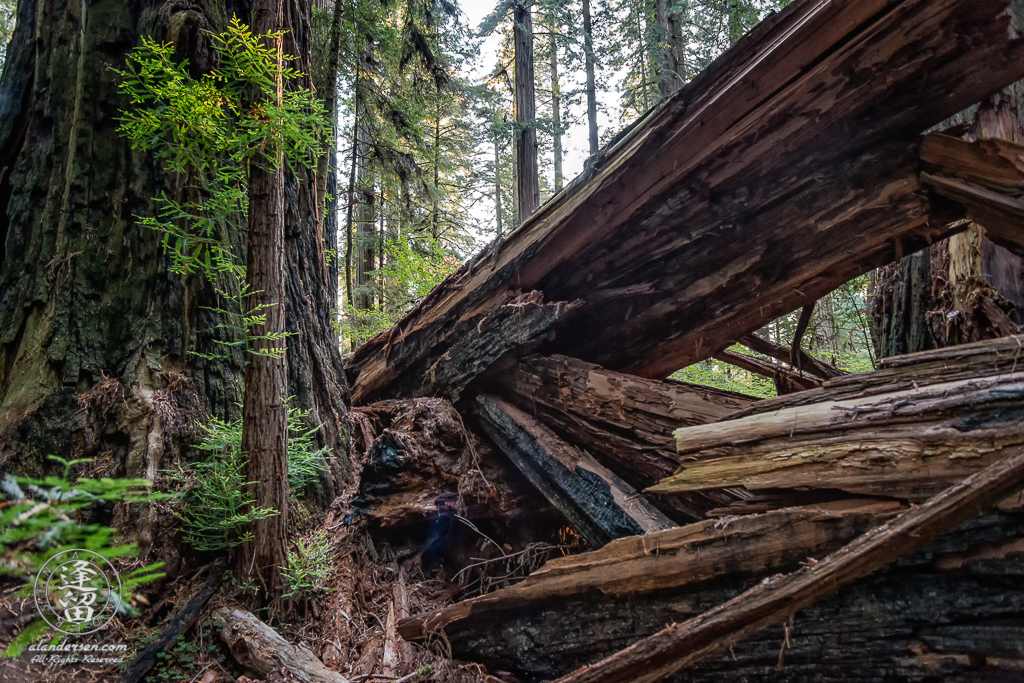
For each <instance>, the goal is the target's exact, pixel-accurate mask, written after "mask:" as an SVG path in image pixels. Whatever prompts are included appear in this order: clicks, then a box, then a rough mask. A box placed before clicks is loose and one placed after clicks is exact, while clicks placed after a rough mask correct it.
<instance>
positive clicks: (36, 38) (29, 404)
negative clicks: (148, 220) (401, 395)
mask: <svg viewBox="0 0 1024 683" xmlns="http://www.w3.org/2000/svg"><path fill="white" fill-rule="evenodd" d="M291 11H292V13H293V14H295V13H296V12H297V10H296V9H295V8H292V9H291ZM232 14H237V15H238V16H248V14H249V6H248V4H247V3H243V2H234V1H232V2H228V3H217V4H213V3H207V4H204V3H191V4H190V5H188V6H187V7H186V6H184V5H182V4H181V3H163V4H157V5H152V6H151V5H148V4H139V3H133V4H132V5H131V7H130V8H129V7H127V6H126V5H125V4H124V3H122V2H111V1H109V0H103V1H100V2H87V3H83V2H78V1H77V0H71V1H70V2H57V1H54V0H26V1H24V2H21V3H20V6H19V20H18V26H17V30H16V32H15V35H14V38H13V39H12V41H11V44H10V46H9V48H8V53H7V62H6V65H5V71H4V76H3V80H2V81H0V91H2V93H3V97H2V98H0V100H2V101H0V120H2V121H3V125H2V126H0V168H2V169H4V170H3V171H2V173H0V177H2V179H0V206H2V214H0V461H2V463H3V469H5V470H8V471H22V472H27V473H36V474H40V473H42V471H43V469H44V467H46V466H47V463H46V460H45V456H46V455H48V454H55V455H60V456H62V457H68V458H70V457H97V458H99V457H102V458H103V459H107V458H109V462H110V467H111V469H110V474H111V475H117V474H127V476H130V477H154V476H155V475H156V472H157V470H159V469H160V468H161V467H166V466H168V464H169V461H170V458H171V457H172V456H173V455H176V454H177V453H179V452H180V449H181V448H182V447H183V446H187V445H191V444H192V443H195V442H196V441H198V440H199V438H200V434H199V432H198V429H197V427H196V423H197V422H199V421H201V420H203V419H205V417H206V415H208V414H214V415H217V416H219V417H221V418H227V419H233V418H237V417H239V413H238V408H237V404H238V402H239V401H240V399H241V380H242V373H243V363H244V357H243V355H242V353H240V352H235V353H233V354H230V357H229V358H226V359H204V358H199V357H196V356H192V355H190V354H189V352H191V351H197V352H200V353H209V354H218V353H223V352H224V347H222V346H220V345H218V344H215V343H214V340H222V341H233V340H234V339H232V338H225V332H223V331H222V330H220V329H218V328H217V325H218V324H220V323H223V322H225V320H224V319H223V318H222V317H221V316H220V315H219V314H217V313H216V312H214V311H211V310H209V309H210V308H212V309H217V308H230V306H231V304H230V303H229V302H226V301H224V300H222V299H220V298H219V296H218V295H217V294H216V293H215V292H214V291H213V288H212V287H210V286H209V285H207V284H205V283H204V282H203V281H202V280H201V278H200V277H199V276H196V275H192V276H187V277H182V276H179V275H176V274H173V273H170V272H169V270H168V266H169V264H170V257H169V256H167V255H165V254H164V253H163V250H162V248H161V244H160V235H158V234H157V233H155V232H154V231H151V230H149V229H147V228H144V227H143V226H141V225H140V223H139V221H138V220H137V218H136V216H144V215H153V214H154V213H155V211H156V208H157V206H156V204H155V202H154V201H153V199H154V197H157V196H159V195H160V193H161V192H167V193H168V195H170V196H174V197H178V198H179V199H185V196H183V194H182V193H183V192H185V190H184V187H183V186H184V185H185V183H184V182H183V181H181V180H180V179H178V178H176V177H173V176H170V175H165V174H164V173H163V171H162V169H161V168H160V166H159V165H158V164H157V163H156V162H155V161H154V160H153V158H152V156H151V155H148V154H146V153H144V152H141V151H135V150H132V149H131V145H130V143H129V142H128V141H127V140H124V139H122V138H121V137H119V135H118V134H117V132H116V127H117V122H116V121H115V120H114V118H115V117H116V116H117V112H118V109H120V108H127V107H128V106H129V105H128V102H127V100H126V99H124V98H123V97H122V96H121V95H120V94H119V93H118V92H117V80H116V76H115V74H114V73H113V72H112V71H111V70H110V67H116V68H122V67H123V66H124V64H125V56H126V54H127V52H128V51H129V50H130V49H132V48H133V47H135V46H136V45H137V44H138V42H139V37H140V36H143V35H146V36H152V37H154V38H156V39H158V40H161V41H165V42H171V43H174V44H175V53H176V55H177V57H178V58H187V59H188V60H189V63H190V65H191V66H192V71H193V75H194V76H199V75H201V74H202V73H205V71H208V70H209V69H211V68H212V67H213V65H214V64H215V58H214V54H213V51H212V47H211V45H210V43H209V41H208V39H207V38H206V37H205V35H204V32H205V31H215V32H216V31H221V30H224V29H225V28H226V26H227V22H228V18H229V17H230V16H231V15H232ZM299 25H300V24H298V23H297V24H296V26H299ZM287 193H288V194H287V196H288V197H289V198H290V201H289V204H288V207H287V208H286V213H287V215H288V216H289V218H288V224H289V234H288V235H286V251H287V255H286V258H287V261H288V263H289V264H291V266H290V271H289V275H288V278H289V279H288V284H287V289H286V293H287V296H288V297H289V317H290V320H289V325H290V326H292V325H293V326H294V329H295V330H296V331H299V332H300V334H301V337H299V338H292V344H291V345H290V351H289V361H290V362H293V363H298V364H301V365H302V366H303V369H302V370H299V371H293V372H292V373H291V379H292V381H293V386H292V387H291V388H290V389H289V393H290V394H293V395H295V396H296V398H295V403H294V405H295V406H296V407H302V408H312V409H313V410H314V413H313V414H311V416H310V419H311V420H313V421H315V423H316V424H320V423H324V424H325V427H324V428H323V430H322V432H321V437H322V438H323V440H324V444H325V445H330V446H331V447H333V448H334V449H335V455H337V456H340V457H341V458H342V462H344V456H345V453H346V444H347V441H346V433H345V432H344V430H343V426H342V425H343V423H342V418H343V417H344V415H345V411H346V407H345V403H344V401H345V396H346V389H345V380H344V377H342V376H340V375H339V374H338V373H337V372H336V371H335V370H334V369H333V368H332V367H325V369H324V370H318V369H315V368H313V365H314V364H313V362H312V361H311V360H310V358H311V356H312V355H313V354H314V353H317V354H320V355H323V356H330V354H332V353H333V354H334V355H333V359H334V363H335V365H334V366H333V367H338V366H337V363H339V362H340V360H339V356H338V353H337V350H336V349H335V348H334V344H333V343H332V342H331V325H330V318H329V316H330V308H331V307H330V304H329V301H330V299H329V297H330V290H331V288H330V287H328V286H327V278H326V276H325V271H324V270H323V265H322V264H323V259H322V254H321V252H320V249H321V246H320V245H321V243H320V240H319V236H318V232H317V226H316V224H315V222H311V221H313V220H315V216H316V213H315V211H314V210H313V206H315V201H307V200H305V199H302V192H301V191H300V190H299V188H297V187H291V186H290V187H289V188H288V190H287ZM223 237H224V238H225V239H228V240H233V241H235V242H236V252H238V253H241V254H243V255H244V254H245V246H244V242H243V239H242V236H241V235H231V234H229V233H227V232H226V233H225V234H224V236H223ZM293 354H294V355H293ZM333 467H334V468H335V471H336V474H337V475H338V476H341V473H340V470H339V469H338V465H337V464H334V465H333ZM333 485H334V483H333V482H331V483H330V484H329V488H333ZM138 534H139V536H138V539H139V541H140V542H141V543H142V545H143V547H144V548H148V547H149V545H150V543H151V541H152V538H151V530H150V529H149V523H148V522H147V521H146V520H145V519H142V520H139V526H138ZM163 559H166V560H168V561H169V562H170V566H171V569H172V571H173V567H174V566H176V563H177V562H179V561H180V558H177V557H172V556H168V557H166V558H163Z"/></svg>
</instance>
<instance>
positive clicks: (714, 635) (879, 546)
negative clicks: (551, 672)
mask: <svg viewBox="0 0 1024 683" xmlns="http://www.w3.org/2000/svg"><path fill="white" fill-rule="evenodd" d="M1021 485H1024V450H1022V449H1017V450H1016V451H1015V452H1013V453H1011V454H1010V455H1008V456H1007V457H1006V458H1005V459H1003V460H1001V461H999V462H996V463H994V464H992V465H990V466H989V467H987V468H985V469H984V470H982V471H980V472H978V473H976V474H974V475H973V476H971V477H969V478H968V479H966V480H965V481H963V482H961V483H959V484H956V485H955V486H952V487H950V488H949V489H948V490H946V491H943V492H942V493H941V494H939V495H936V496H935V497H934V498H932V499H931V500H929V501H928V502H927V503H926V504H924V505H922V506H921V507H919V508H915V509H913V510H907V511H906V512H903V513H901V514H900V515H899V516H897V517H896V518H894V519H892V520H891V521H889V522H888V523H887V524H885V525H884V526H882V527H879V528H878V529H873V530H871V531H869V532H867V533H865V534H863V535H861V536H859V537H858V538H856V539H855V540H854V541H853V542H851V543H850V544H849V545H847V546H845V547H843V548H842V549H840V550H838V551H836V552H834V553H832V554H830V555H829V556H828V557H826V558H825V559H824V560H822V561H821V562H814V563H811V566H808V567H805V568H803V569H800V570H799V571H796V572H793V573H792V574H789V575H788V576H785V577H774V578H773V579H771V580H768V581H764V582H762V583H761V584H760V585H757V586H754V587H753V588H751V589H750V590H748V591H746V592H745V593H743V594H742V595H739V596H737V597H736V598H733V599H732V600H730V601H729V602H727V603H724V604H722V605H719V606H718V607H716V608H715V609H712V610H709V611H707V612H705V613H704V614H702V615H700V616H699V617H697V618H696V619H692V620H690V621H688V622H686V623H683V624H673V625H671V626H668V627H666V628H665V629H664V630H662V631H660V632H659V633H656V634H654V635H652V636H650V637H649V638H646V639H645V640H642V641H640V642H638V643H636V644H634V645H632V646H630V647H629V648H628V649H626V650H623V651H622V652H619V653H616V654H615V655H613V656H611V657H608V658H607V659H605V660H602V661H601V662H598V663H597V664H594V665H593V666H587V667H584V668H582V669H580V670H578V671H575V672H573V673H572V674H569V675H568V676H565V677H563V678H560V679H558V681H557V682H556V683H627V682H628V683H654V682H655V681H661V680H664V679H665V678H666V677H668V676H670V675H672V674H674V673H677V672H679V671H682V670H684V669H686V668H688V667H690V666H692V665H693V664H695V663H696V662H699V661H700V660H701V659H702V658H705V657H707V655H709V654H711V653H715V652H719V651H721V650H723V649H725V648H726V647H729V646H730V645H733V644H734V643H736V642H739V641H740V640H742V639H743V638H745V637H747V636H749V635H751V634H753V633H756V632H758V631H760V630H762V629H764V628H765V627H767V626H768V625H770V624H772V623H777V622H778V621H779V620H780V619H784V618H786V617H789V618H790V619H791V620H792V619H793V617H794V616H795V615H796V614H797V613H798V612H799V611H801V610H803V609H806V608H807V607H809V606H811V605H813V604H814V603H815V602H817V601H818V600H820V599H821V598H822V597H825V596H827V595H831V594H833V593H835V592H836V591H837V590H838V589H840V588H843V587H845V586H848V585H850V584H851V583H854V582H855V581H857V580H858V579H862V578H863V577H865V576H868V575H869V574H871V573H873V572H876V571H878V570H880V569H882V568H884V567H886V566H888V565H890V564H892V563H893V562H894V561H895V560H897V559H899V558H901V557H903V556H904V555H906V554H908V553H910V552H912V551H914V550H916V549H917V548H919V547H921V546H922V545H923V544H925V543H926V542H928V541H930V540H931V539H933V538H935V537H936V536H938V535H940V534H942V533H945V532H948V531H949V530H950V529H951V528H955V527H956V526H959V525H960V524H963V523H964V522H966V521H968V520H970V519H971V518H972V517H974V516H975V515H977V514H978V513H979V512H981V511H983V510H985V509H987V508H989V507H991V506H992V504H993V502H994V501H998V500H1000V499H1001V498H1003V497H1004V496H1006V495H1007V494H1009V493H1011V492H1012V491H1014V490H1016V489H1018V488H1020V486H1021ZM791 623H792V622H791ZM788 640H789V631H788V630H787V632H786V641H787V642H788ZM785 648H786V645H785V644H784V645H783V652H782V653H781V654H780V655H779V668H780V669H781V668H782V666H783V661H784V654H785Z"/></svg>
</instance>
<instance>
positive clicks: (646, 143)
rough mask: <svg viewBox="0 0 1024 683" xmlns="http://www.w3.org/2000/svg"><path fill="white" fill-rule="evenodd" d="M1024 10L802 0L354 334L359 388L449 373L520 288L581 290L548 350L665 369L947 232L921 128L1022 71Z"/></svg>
mask: <svg viewBox="0 0 1024 683" xmlns="http://www.w3.org/2000/svg"><path fill="white" fill-rule="evenodd" d="M1022 16H1024V11H1022V9H1021V0H899V1H891V0H864V1H862V2H833V1H831V0H796V1H795V2H793V3H791V4H790V5H789V6H788V7H787V8H786V9H785V10H783V11H782V12H779V13H778V14H777V15H774V16H773V17H771V18H770V19H768V20H767V21H766V22H763V23H762V25H761V26H759V27H758V28H757V29H755V30H754V31H752V32H751V33H750V34H748V36H746V37H745V38H743V39H741V40H740V41H738V42H737V43H736V45H734V46H733V47H732V48H731V49H730V50H729V51H728V52H727V53H726V54H725V55H723V57H721V58H720V59H719V60H716V62H715V63H714V64H712V65H711V66H710V67H709V68H708V69H707V70H706V71H705V72H704V73H702V74H700V75H699V76H697V77H696V78H695V79H694V80H693V81H691V82H690V83H688V84H687V85H686V86H684V87H683V88H681V89H680V90H679V91H678V92H676V93H675V94H674V95H673V96H672V97H670V98H669V99H668V100H666V101H665V102H664V103H663V104H662V105H660V106H659V107H658V108H656V109H655V110H653V111H652V112H651V113H650V114H649V115H648V116H647V117H646V118H645V119H644V120H643V121H642V122H640V123H639V124H638V125H637V126H636V127H634V128H632V129H631V130H630V131H629V132H627V133H626V134H625V135H624V136H623V137H622V138H621V139H620V140H618V141H617V142H616V143H615V144H614V145H613V146H612V148H611V149H609V150H607V151H606V152H605V153H604V154H602V155H600V156H599V158H597V159H596V160H595V163H594V164H593V165H592V166H591V170H590V171H589V172H588V173H586V174H584V175H583V176H581V177H580V178H578V179H577V180H576V181H574V182H573V183H572V184H571V185H570V186H569V187H568V188H567V189H566V190H565V191H563V192H561V193H559V194H558V195H557V196H556V197H555V198H554V199H553V200H552V201H550V202H548V203H547V204H546V205H544V206H543V207H541V209H540V210H539V211H538V212H537V213H535V214H534V215H533V216H532V217H531V218H530V219H529V220H527V221H526V222H525V223H524V224H523V226H522V227H521V228H519V229H518V230H517V231H515V232H514V233H513V234H512V235H510V236H509V237H508V238H507V239H506V240H505V242H504V244H503V245H502V246H501V247H500V249H497V250H496V253H495V251H489V252H488V253H487V254H481V255H480V256H479V257H478V258H476V259H474V260H473V261H472V262H471V263H469V264H467V265H466V266H465V267H464V268H462V269H460V271H458V272H457V273H456V274H454V275H453V276H452V277H450V278H449V279H448V280H447V281H446V282H445V283H443V284H442V285H441V286H440V287H438V288H437V289H435V290H434V292H433V293H431V294H430V295H429V296H428V297H427V298H426V299H424V300H423V301H422V302H421V303H420V304H419V305H418V306H417V307H416V308H415V309H413V310H412V311H410V313H409V314H407V315H406V316H405V317H404V318H403V319H402V320H401V321H400V322H399V323H398V324H397V325H396V327H395V329H394V330H392V331H391V332H388V333H385V334H382V335H379V336H378V337H375V338H374V339H372V340H370V341H369V342H367V343H366V344H364V345H363V346H362V347H361V348H360V349H358V350H357V351H356V352H355V353H354V354H353V356H352V358H351V359H350V361H349V364H348V367H347V372H348V373H349V378H350V380H351V383H352V387H353V400H354V401H356V402H369V401H372V400H374V399H376V398H380V397H388V396H400V395H406V394H407V393H408V392H409V391H413V390H415V391H417V392H422V393H423V394H433V393H434V392H435V391H439V390H441V387H440V385H439V384H436V383H433V384H432V383H431V382H423V379H422V378H423V377H424V375H425V371H426V369H427V368H429V367H431V366H433V365H434V364H435V363H437V362H440V360H441V359H443V358H444V357H445V355H446V354H448V353H449V350H450V348H451V347H452V344H453V343H454V342H455V341H456V340H457V339H458V338H459V336H460V335H461V334H464V333H467V332H470V331H471V330H475V329H476V327H477V325H478V323H479V321H481V320H483V319H485V318H486V316H488V315H490V314H492V313H494V312H495V311H497V310H498V308H500V306H501V305H502V302H504V301H507V300H508V298H509V296H510V293H514V292H518V291H540V292H543V293H544V300H545V301H575V300H576V299H581V300H582V303H581V304H580V306H579V308H577V309H576V310H575V311H573V312H572V314H571V315H568V316H566V317H564V318H562V319H561V321H560V322H559V323H557V324H555V325H553V326H552V328H551V330H552V331H553V332H554V335H553V336H550V335H545V336H544V337H543V339H541V338H540V337H538V338H537V339H538V344H539V346H538V349H537V350H540V351H543V352H545V353H551V352H559V353H568V354H570V355H573V356H574V357H578V358H581V359H583V360H586V361H589V362H594V363H598V364H600V365H602V366H604V367H607V368H610V369H615V370H624V371H627V372H630V373H632V374H636V375H641V376H645V377H665V376H667V375H669V374H670V373H671V372H672V371H674V370H676V369H677V368H680V367H683V366H686V365H689V364H690V363H693V362H695V361H698V360H701V359H704V358H708V357H710V356H711V354H713V353H715V352H716V351H719V350H721V349H724V348H726V347H727V346H728V344H729V343H731V342H732V341H733V340H735V339H738V338H739V337H741V336H743V335H744V334H748V333H750V332H752V331H754V330H756V329H758V328H760V327H761V326H763V325H764V324H765V323H766V322H767V321H770V320H772V319H774V318H776V317H778V316H779V315H782V314H784V313H787V312H790V311H793V310H795V309H797V308H800V307H801V306H804V305H807V304H810V303H811V302H813V301H815V300H816V299H818V298H819V297H820V296H822V295H824V294H826V293H827V292H829V291H832V290H833V289H835V288H836V287H837V286H839V285H840V284H842V283H844V282H846V281H848V280H850V279H851V278H853V277H855V276H857V275H859V274H861V273H864V272H867V271H868V270H870V269H872V268H874V267H876V266H878V265H882V264H885V263H888V262H891V261H892V260H894V259H898V258H899V257H901V256H903V255H904V254H906V253H910V252H911V251H913V250H915V249H917V248H920V247H923V246H924V245H926V244H928V243H930V242H932V241H934V240H936V239H940V238H942V237H944V236H946V235H948V234H949V233H950V229H949V228H948V227H947V226H946V225H945V224H935V225H933V224H930V223H929V221H930V220H931V215H932V210H931V206H930V204H929V199H928V197H927V196H926V193H925V192H923V191H922V187H921V185H920V182H919V179H918V166H919V153H918V139H917V136H918V134H919V131H921V130H924V129H925V128H927V127H928V126H930V125H933V124H935V123H938V122H939V121H941V120H943V119H944V118H946V117H948V116H950V115H952V114H954V113H956V112H958V111H961V110H962V109H964V108H966V107H967V106H970V105H971V104H973V103H975V102H977V101H978V100H980V99H981V98H982V97H984V96H986V95H988V94H990V93H992V92H994V91H996V90H998V89H999V88H1002V87H1004V86H1005V85H1008V84H1009V83H1012V82H1013V81H1015V80H1017V79H1019V78H1020V77H1022V76H1024V37H1022V36H1024V30H1022V28H1024V27H1022V26H1021V21H1022V20H1021V17H1022ZM965 44H969V45H970V46H971V49H964V48H963V45H965ZM511 352H512V353H515V351H514V350H513V351H511ZM520 352H521V351H520Z"/></svg>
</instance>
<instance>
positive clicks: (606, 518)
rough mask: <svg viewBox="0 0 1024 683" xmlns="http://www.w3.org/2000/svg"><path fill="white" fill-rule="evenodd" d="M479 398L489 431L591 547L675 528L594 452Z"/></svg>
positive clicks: (514, 411) (508, 408) (488, 399)
mask: <svg viewBox="0 0 1024 683" xmlns="http://www.w3.org/2000/svg"><path fill="white" fill-rule="evenodd" d="M477 402H478V403H479V405H480V423H481V425H482V427H483V429H484V432H486V434H487V435H488V436H489V437H491V440H492V441H494V443H495V444H496V445H497V446H498V448H499V449H501V451H502V452H503V453H505V455H506V456H508V458H509V459H510V460H511V461H512V462H513V463H514V464H515V465H516V467H518V468H519V470H520V471H521V472H522V473H523V475H525V476H526V478H527V479H529V480H530V482H531V483H532V484H533V485H534V486H535V487H536V488H537V489H538V490H539V491H540V492H541V493H542V494H543V495H544V497H545V498H546V499H547V500H548V502H549V503H551V504H552V505H553V506H554V507H555V508H556V509H558V510H559V512H561V513H562V514H563V515H564V516H565V518H566V519H567V520H568V521H569V522H570V523H571V524H572V525H573V526H574V527H576V529H577V530H578V531H579V532H580V534H581V535H582V536H583V538H585V539H586V540H587V542H588V543H590V544H591V545H593V546H602V545H604V544H605V543H607V542H608V541H610V540H612V539H614V538H619V537H621V536H632V535H635V534H643V533H648V532H651V531H658V530H660V529H667V528H670V527H673V526H675V523H674V522H673V521H672V520H670V519H668V518H667V517H665V515H663V514H662V513H661V512H660V511H659V510H658V509H657V508H655V507H654V506H652V505H651V504H650V503H649V502H648V501H647V500H646V499H645V498H644V497H643V496H642V495H640V494H639V493H637V492H636V490H635V489H633V488H632V487H631V486H629V484H627V483H626V482H625V481H623V480H621V479H619V478H618V477H616V476H615V475H614V474H613V473H612V472H610V471H608V470H607V469H606V468H604V467H602V466H601V464H600V463H598V462H597V461H596V460H594V458H593V457H592V456H591V455H590V454H589V453H587V452H585V451H582V450H580V449H578V448H576V447H575V446H573V445H571V444H568V443H566V442H565V441H562V440H561V439H559V438H558V437H557V436H556V435H555V434H554V433H552V432H551V430H549V429H548V428H547V427H545V426H544V425H542V424H540V422H538V421H537V420H535V419H534V418H533V417H531V416H530V415H528V414H526V413H525V412H523V411H521V410H519V409H518V408H516V407H515V406H512V405H510V404H508V403H506V402H505V401H502V400H501V399H499V398H496V397H493V396H479V397H477Z"/></svg>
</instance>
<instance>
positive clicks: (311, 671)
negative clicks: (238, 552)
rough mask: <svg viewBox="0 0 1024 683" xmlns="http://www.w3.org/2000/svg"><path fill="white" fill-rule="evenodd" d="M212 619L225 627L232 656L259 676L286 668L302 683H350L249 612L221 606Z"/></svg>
mask: <svg viewBox="0 0 1024 683" xmlns="http://www.w3.org/2000/svg"><path fill="white" fill-rule="evenodd" d="M213 618H214V620H216V621H217V622H219V623H220V624H222V626H223V628H222V629H221V633H220V637H221V639H222V640H223V641H224V642H225V643H227V645H228V648H229V649H230V650H231V655H232V656H233V657H234V658H235V660H236V661H237V662H238V663H239V664H241V665H242V666H244V667H246V668H248V669H251V670H252V671H255V672H256V673H258V674H259V675H260V677H265V676H266V675H267V674H269V673H270V672H272V671H278V670H280V669H286V670H287V671H288V672H289V673H290V674H291V675H292V677H294V679H295V680H297V681H301V682H302V683H348V679H347V678H345V677H344V676H342V675H341V674H339V673H338V672H336V671H332V670H330V669H328V668H327V667H326V666H324V665H323V662H321V661H320V660H319V659H317V658H316V655H314V654H313V651H312V650H310V649H309V648H308V647H306V646H305V645H302V644H300V645H292V644H291V643H289V642H288V641H287V640H285V639H284V638H282V637H281V635H280V634H278V633H277V631H275V630H274V629H272V628H270V627H269V626H267V625H266V624H264V623H263V622H262V621H260V620H259V619H257V618H256V617H254V616H253V615H252V614H250V613H249V612H245V611H243V610H239V609H233V608H230V607H221V608H220V609H218V610H216V611H215V612H214V613H213Z"/></svg>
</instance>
